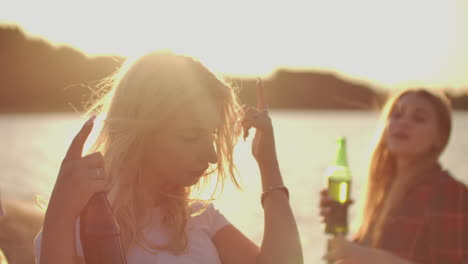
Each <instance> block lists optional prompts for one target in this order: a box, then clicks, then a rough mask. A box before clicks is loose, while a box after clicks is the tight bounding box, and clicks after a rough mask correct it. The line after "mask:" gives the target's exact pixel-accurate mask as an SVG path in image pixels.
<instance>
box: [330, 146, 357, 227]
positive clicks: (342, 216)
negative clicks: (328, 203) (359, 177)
mask: <svg viewBox="0 0 468 264" xmlns="http://www.w3.org/2000/svg"><path fill="white" fill-rule="evenodd" d="M337 143H338V150H337V152H336V159H335V163H334V164H333V165H331V166H329V167H328V168H327V170H326V172H325V175H326V177H327V181H328V193H329V194H330V196H331V197H332V198H333V200H334V201H335V203H333V204H332V214H331V216H330V218H329V220H328V221H327V223H326V225H325V233H327V234H346V233H347V232H348V210H347V208H348V201H349V199H350V190H351V172H350V169H349V166H348V157H347V154H346V138H345V137H340V138H338V140H337Z"/></svg>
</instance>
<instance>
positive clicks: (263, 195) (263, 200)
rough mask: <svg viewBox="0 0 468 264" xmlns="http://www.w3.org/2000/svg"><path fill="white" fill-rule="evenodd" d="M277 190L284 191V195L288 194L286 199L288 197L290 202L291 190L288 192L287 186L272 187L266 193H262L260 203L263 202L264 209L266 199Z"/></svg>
mask: <svg viewBox="0 0 468 264" xmlns="http://www.w3.org/2000/svg"><path fill="white" fill-rule="evenodd" d="M276 190H280V191H283V192H284V194H286V197H287V198H288V200H289V190H288V188H286V186H284V185H280V186H272V187H269V188H268V189H267V190H266V191H264V192H263V193H262V197H261V198H260V202H261V204H262V207H264V206H263V203H264V202H265V199H266V198H267V197H268V195H269V194H270V193H272V192H273V191H276Z"/></svg>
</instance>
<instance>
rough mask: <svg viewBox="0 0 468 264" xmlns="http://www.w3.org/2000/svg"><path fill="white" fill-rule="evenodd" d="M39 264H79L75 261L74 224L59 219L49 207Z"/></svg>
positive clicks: (71, 220) (70, 221) (55, 212)
mask: <svg viewBox="0 0 468 264" xmlns="http://www.w3.org/2000/svg"><path fill="white" fill-rule="evenodd" d="M40 254H41V255H40V263H41V264H50V263H59V261H60V263H65V264H66V263H73V264H75V263H79V262H77V261H75V259H76V257H75V255H76V254H75V222H74V220H73V219H65V218H64V217H61V214H60V211H59V210H54V209H53V208H51V207H50V206H49V208H48V209H47V213H46V216H45V219H44V228H43V231H42V241H41V252H40Z"/></svg>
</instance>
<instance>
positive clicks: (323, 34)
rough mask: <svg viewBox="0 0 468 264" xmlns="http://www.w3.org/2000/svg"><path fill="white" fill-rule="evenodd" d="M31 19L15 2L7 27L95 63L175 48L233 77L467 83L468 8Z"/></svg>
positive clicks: (365, 3)
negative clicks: (317, 75) (308, 73)
mask: <svg viewBox="0 0 468 264" xmlns="http://www.w3.org/2000/svg"><path fill="white" fill-rule="evenodd" d="M24 10H25V9H24V2H21V1H19V2H10V3H8V5H7V6H6V8H3V12H4V16H3V17H4V21H9V22H13V23H18V24H20V25H22V26H23V28H24V29H26V30H27V31H28V32H30V33H31V34H33V35H36V36H37V35H39V36H43V37H44V38H47V39H50V40H52V41H53V42H56V43H68V44H71V45H73V46H75V47H78V48H80V49H82V50H83V51H85V52H87V53H89V54H120V55H125V56H132V55H136V54H141V53H143V52H146V51H150V50H155V49H163V48H169V49H172V50H174V51H176V52H179V53H186V54H190V55H194V56H196V57H199V58H200V59H202V60H203V61H204V62H205V63H206V64H207V65H208V66H209V67H210V68H213V69H215V70H217V71H218V72H220V73H229V74H234V75H267V74H269V73H271V72H272V71H274V69H276V68H277V67H291V68H301V69H302V68H308V69H310V68H313V69H320V70H328V71H334V72H338V73H340V74H341V75H345V76H347V77H351V78H357V79H363V80H367V81H371V82H373V83H376V84H382V85H387V86H398V85H407V84H416V83H418V82H422V83H425V84H428V85H429V86H430V85H432V86H435V85H441V84H447V83H449V84H454V85H456V84H458V85H460V84H462V83H465V84H466V83H467V82H468V79H467V78H468V77H465V76H466V74H464V70H462V69H464V68H466V61H467V60H466V58H467V57H468V50H467V49H466V48H465V46H466V44H467V43H468V37H467V33H466V32H468V23H466V22H467V19H466V18H465V17H466V14H467V11H466V10H467V6H466V4H463V3H462V2H461V1H457V0H448V1H441V0H440V1H439V0H433V1H422V0H416V1H404V0H398V1H372V0H354V1H346V2H343V1H288V2H282V3H272V2H270V1H255V2H253V3H252V2H249V1H236V2H233V1H196V2H193V1H132V2H128V1H126V2H119V1H99V2H93V1H80V2H75V3H68V2H67V3H63V2H62V1H57V0H55V1H53V0H49V1H41V2H40V3H36V2H33V1H31V2H28V10H34V13H32V14H31V13H30V12H25V11H24ZM44 16H47V19H43V18H44Z"/></svg>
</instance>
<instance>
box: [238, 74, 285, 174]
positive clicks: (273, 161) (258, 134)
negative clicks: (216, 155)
mask: <svg viewBox="0 0 468 264" xmlns="http://www.w3.org/2000/svg"><path fill="white" fill-rule="evenodd" d="M244 111H245V116H244V119H243V121H242V126H243V127H244V139H245V138H246V137H247V136H248V134H249V129H250V128H251V127H254V128H255V129H256V131H255V137H254V139H253V142H252V154H253V155H254V157H255V159H256V160H257V162H258V164H259V165H260V166H271V165H275V166H276V165H277V157H276V149H275V140H274V135H273V125H272V122H271V119H270V116H269V115H268V108H267V103H266V99H265V94H264V91H263V83H262V80H261V79H260V78H258V80H257V107H256V108H254V107H250V106H246V107H244Z"/></svg>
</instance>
